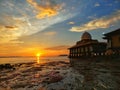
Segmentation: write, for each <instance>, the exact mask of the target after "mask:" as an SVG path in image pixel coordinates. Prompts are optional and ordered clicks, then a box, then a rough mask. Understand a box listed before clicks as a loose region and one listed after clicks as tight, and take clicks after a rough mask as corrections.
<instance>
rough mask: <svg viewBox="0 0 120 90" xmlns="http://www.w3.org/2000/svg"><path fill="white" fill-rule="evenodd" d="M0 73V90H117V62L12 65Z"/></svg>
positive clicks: (119, 71) (119, 82) (119, 72)
mask: <svg viewBox="0 0 120 90" xmlns="http://www.w3.org/2000/svg"><path fill="white" fill-rule="evenodd" d="M13 67H14V69H13V68H11V69H2V70H0V90H119V89H120V61H86V60H82V61H75V62H74V63H73V62H72V65H71V64H70V63H69V62H67V61H56V62H48V63H41V64H37V63H21V64H14V65H13Z"/></svg>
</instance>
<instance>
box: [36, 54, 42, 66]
mask: <svg viewBox="0 0 120 90" xmlns="http://www.w3.org/2000/svg"><path fill="white" fill-rule="evenodd" d="M40 56H41V53H37V54H36V57H37V63H38V64H39V63H40Z"/></svg>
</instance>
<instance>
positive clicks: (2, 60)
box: [0, 57, 69, 64]
mask: <svg viewBox="0 0 120 90" xmlns="http://www.w3.org/2000/svg"><path fill="white" fill-rule="evenodd" d="M39 61H40V63H45V62H53V61H69V59H68V58H67V57H40V58H39ZM29 62H37V58H36V57H4V58H0V64H5V63H11V64H14V63H29Z"/></svg>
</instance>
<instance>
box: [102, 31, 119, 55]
mask: <svg viewBox="0 0 120 90" xmlns="http://www.w3.org/2000/svg"><path fill="white" fill-rule="evenodd" d="M103 39H106V40H107V49H106V55H120V29H117V30H114V31H112V32H109V33H106V34H104V37H103Z"/></svg>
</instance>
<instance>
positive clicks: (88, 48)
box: [69, 32, 107, 58]
mask: <svg viewBox="0 0 120 90" xmlns="http://www.w3.org/2000/svg"><path fill="white" fill-rule="evenodd" d="M106 46H107V44H106V43H105V42H99V41H98V40H94V39H92V36H91V35H90V34H89V33H88V32H84V33H83V35H82V36H81V40H80V41H78V42H76V45H74V46H72V47H70V48H69V50H70V53H69V57H70V58H79V57H96V56H103V55H104V54H105V51H106Z"/></svg>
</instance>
